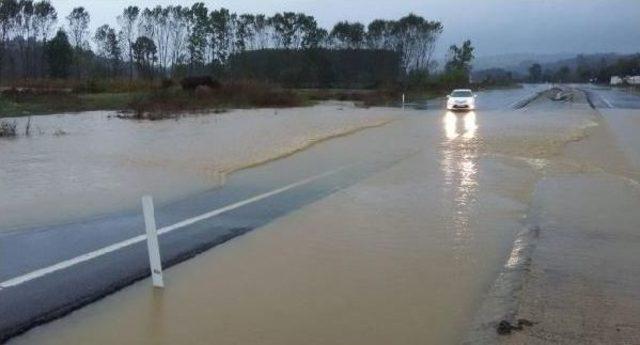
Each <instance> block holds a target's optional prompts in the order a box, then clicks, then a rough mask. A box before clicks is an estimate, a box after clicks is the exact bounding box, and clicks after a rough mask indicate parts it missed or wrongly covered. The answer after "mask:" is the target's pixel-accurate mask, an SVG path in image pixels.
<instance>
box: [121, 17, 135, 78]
mask: <svg viewBox="0 0 640 345" xmlns="http://www.w3.org/2000/svg"><path fill="white" fill-rule="evenodd" d="M139 16H140V8H138V7H137V6H129V7H127V8H125V9H124V10H123V11H122V14H121V15H120V16H118V23H119V24H120V36H121V37H122V39H123V40H124V42H123V43H124V44H125V47H124V48H125V52H126V54H127V57H128V60H129V79H132V78H133V47H132V46H133V40H134V37H135V36H136V28H137V25H136V24H137V22H138V17H139Z"/></svg>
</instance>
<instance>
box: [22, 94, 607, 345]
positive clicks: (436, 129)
mask: <svg viewBox="0 0 640 345" xmlns="http://www.w3.org/2000/svg"><path fill="white" fill-rule="evenodd" d="M312 109H313V108H311V109H310V110H306V111H308V112H311V113H312V112H314V110H312ZM327 112H328V113H331V112H338V110H337V109H333V110H332V111H327ZM395 112H396V110H393V111H392V110H381V109H368V110H362V113H363V114H366V115H365V116H369V115H368V114H374V115H375V114H378V115H379V116H382V115H383V114H384V115H389V114H395ZM274 116H277V115H274ZM379 116H378V117H376V118H379ZM383 118H386V117H384V116H383ZM192 121H196V122H197V121H204V120H203V119H194V120H192ZM209 121H214V120H213V119H209ZM176 125H177V126H183V125H181V123H180V122H178V123H173V122H171V123H170V122H166V123H165V124H159V125H157V126H166V129H165V130H166V131H170V129H169V128H171V126H176ZM244 125H245V126H249V127H251V126H253V125H254V123H253V118H252V120H251V121H248V122H247V123H245V124H244ZM596 125H597V123H596V122H594V118H593V114H592V113H590V112H587V111H584V109H582V108H576V109H565V108H562V107H558V108H557V109H556V108H554V107H548V108H547V107H541V108H540V109H537V110H536V109H531V110H528V111H477V112H470V113H449V112H445V111H435V110H432V111H406V112H404V113H403V114H402V115H401V116H397V117H396V120H395V121H393V122H391V123H390V124H387V125H385V126H383V127H379V128H375V129H370V130H366V131H362V132H358V133H355V134H353V135H350V136H348V137H344V138H340V139H336V140H332V141H329V142H326V143H323V144H320V145H317V146H315V147H314V148H312V149H310V150H307V151H305V152H301V153H299V154H308V155H317V157H318V159H322V158H323V157H330V156H331V155H332V154H335V155H348V154H351V155H353V160H354V162H357V161H358V160H359V159H362V157H361V156H360V155H359V151H360V149H361V148H364V147H366V148H367V149H368V152H375V155H374V156H376V155H377V156H379V157H385V156H388V155H395V154H397V153H398V152H399V151H402V152H406V151H407V150H409V149H410V151H412V152H413V153H412V154H411V155H405V156H404V159H402V160H399V161H398V162H397V163H396V164H395V165H393V166H391V167H389V168H387V169H384V170H382V171H379V172H377V173H376V174H374V175H372V176H370V177H368V178H366V179H364V180H362V181H360V182H359V183H357V184H355V185H352V186H350V187H348V188H346V189H343V190H340V191H337V192H336V193H334V194H332V195H331V196H329V197H327V198H324V199H322V200H320V201H318V202H315V203H313V204H311V205H309V206H306V207H304V208H302V209H299V210H297V211H294V212H292V213H291V214H289V215H287V216H285V217H282V218H280V219H277V220H276V221H274V222H272V223H271V224H269V225H267V226H265V227H263V228H260V229H257V230H255V231H252V232H250V233H249V234H247V235H245V236H242V237H240V238H237V239H235V240H233V241H231V242H229V243H227V244H225V245H222V246H219V247H217V248H215V249H213V250H210V251H208V252H207V253H205V254H202V255H200V256H198V257H196V258H195V259H193V260H190V261H187V262H184V263H182V264H180V265H177V266H174V267H172V268H171V269H169V270H167V271H166V273H165V283H166V288H165V289H164V290H154V289H152V288H151V285H150V283H149V281H141V282H139V283H136V284H134V285H133V286H131V287H129V288H126V289H124V290H123V291H121V292H119V293H116V294H114V295H111V296H109V297H107V298H105V299H103V300H101V301H99V302H97V303H94V304H92V305H90V306H88V307H85V308H83V309H81V310H79V311H76V312H74V313H73V314H71V315H69V316H67V317H65V318H63V319H61V320H58V321H55V322H52V323H50V324H47V325H45V326H41V327H39V328H37V329H35V330H32V331H30V332H29V333H27V334H25V335H23V336H21V337H19V338H16V339H14V340H13V342H12V343H14V344H113V343H122V344H211V343H216V344H279V345H282V344H301V343H303V344H368V345H375V344H417V343H423V344H448V343H458V342H460V341H462V340H463V339H464V337H465V333H466V332H467V330H468V329H469V327H470V326H471V325H472V323H473V319H474V314H475V312H476V311H477V310H478V309H479V308H480V306H481V305H482V304H483V300H484V296H485V295H486V293H487V291H488V290H489V289H491V287H492V285H493V283H494V281H495V279H496V277H497V276H498V274H499V273H500V272H501V270H502V267H503V266H504V265H505V264H508V260H514V259H517V258H513V257H510V255H511V254H512V253H511V252H512V247H513V241H514V239H515V238H516V236H517V234H518V233H519V232H520V230H522V228H523V227H524V226H525V225H524V223H523V221H522V220H523V218H524V217H525V216H526V215H527V213H528V212H529V209H530V206H531V205H530V203H531V194H532V191H533V190H534V188H535V185H536V183H537V182H538V181H540V179H541V178H544V176H545V174H546V173H547V169H548V168H549V167H554V166H557V165H559V164H556V163H554V162H555V161H557V160H558V159H559V158H558V157H560V156H561V155H562V149H563V147H565V146H566V143H568V142H572V141H578V140H580V139H581V138H583V137H584V136H586V135H587V134H588V129H589V128H592V127H593V126H596ZM153 126H156V125H155V124H154V125H153ZM192 127H197V128H199V126H192ZM197 128H196V129H193V128H192V129H191V130H192V131H194V130H197ZM234 128H235V127H234ZM341 128H343V127H341ZM159 133H162V132H155V134H154V135H151V134H150V136H152V137H154V138H155V136H156V135H159ZM207 138H208V135H202V136H200V137H196V138H191V139H189V140H188V141H189V143H190V144H191V145H193V146H194V147H196V148H198V147H205V148H206V147H208V146H207V145H202V144H199V143H196V141H198V140H204V141H205V143H209V145H211V144H210V143H211V142H209V141H207V140H208V139H207ZM52 140H53V139H52ZM150 140H151V139H150ZM153 140H158V141H157V142H160V141H161V140H160V138H157V139H153ZM167 150H175V148H170V149H167ZM214 150H221V149H218V148H215V149H214ZM163 152H166V151H163ZM170 152H172V151H170ZM173 152H175V151H173ZM152 157H157V158H156V159H152V160H150V161H151V162H157V161H159V160H160V161H163V160H162V159H160V158H158V157H159V156H153V155H152ZM163 159H166V158H163ZM177 162H182V163H183V164H187V163H186V162H185V161H183V160H181V159H178V160H177ZM175 164H176V166H180V164H179V163H175ZM150 165H151V166H153V165H154V164H150ZM187 165H188V164H187ZM560 165H561V164H560ZM565 171H568V170H563V172H565Z"/></svg>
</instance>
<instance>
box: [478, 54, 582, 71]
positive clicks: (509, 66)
mask: <svg viewBox="0 0 640 345" xmlns="http://www.w3.org/2000/svg"><path fill="white" fill-rule="evenodd" d="M576 55H577V54H575V53H561V54H530V53H521V54H503V55H487V56H478V57H476V58H475V59H474V61H473V69H474V70H477V71H480V70H486V69H493V68H500V69H504V70H506V71H510V72H514V73H517V74H522V73H527V69H528V68H529V66H531V64H533V63H536V62H537V63H539V64H546V63H552V62H556V61H559V60H564V59H570V58H575V57H576Z"/></svg>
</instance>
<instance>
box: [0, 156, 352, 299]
mask: <svg viewBox="0 0 640 345" xmlns="http://www.w3.org/2000/svg"><path fill="white" fill-rule="evenodd" d="M348 167H349V166H343V167H341V168H338V169H335V170H331V171H328V172H325V173H323V174H320V175H315V176H311V177H308V178H306V179H304V180H302V181H298V182H295V183H292V184H289V185H286V186H284V187H281V188H278V189H275V190H272V191H270V192H267V193H263V194H259V195H256V196H254V197H252V198H249V199H246V200H243V201H239V202H236V203H234V204H231V205H228V206H225V207H222V208H219V209H217V210H213V211H211V212H207V213H204V214H201V215H199V216H196V217H193V218H189V219H186V220H183V221H181V222H178V223H176V224H173V225H169V226H166V227H164V228H161V229H159V230H158V235H162V234H166V233H169V232H171V231H174V230H177V229H180V228H183V227H185V226H189V225H192V224H194V223H197V222H200V221H203V220H205V219H209V218H213V217H215V216H219V215H221V214H223V213H225V212H229V211H231V210H234V209H237V208H240V207H242V206H246V205H249V204H252V203H255V202H258V201H260V200H263V199H266V198H269V197H272V196H274V195H277V194H280V193H284V192H286V191H288V190H291V189H294V188H297V187H300V186H303V185H305V184H309V183H311V182H313V181H316V180H319V179H321V178H324V177H327V176H330V175H333V174H336V173H338V172H339V171H342V170H344V169H346V168H348ZM146 239H147V236H146V235H139V236H135V237H132V238H129V239H127V240H124V241H122V242H118V243H115V244H112V245H110V246H107V247H104V248H101V249H98V250H95V251H93V252H90V253H86V254H83V255H80V256H76V257H75V258H72V259H69V260H65V261H62V262H59V263H57V264H55V265H51V266H49V267H45V268H41V269H39V270H36V271H33V272H31V273H27V274H25V275H22V276H19V277H15V278H12V279H9V280H7V281H4V282H2V283H0V290H2V289H6V288H10V287H15V286H18V285H20V284H23V283H26V282H28V281H31V280H34V279H37V278H41V277H44V276H46V275H48V274H51V273H53V272H56V271H60V270H63V269H66V268H69V267H72V266H75V265H77V264H80V263H83V262H86V261H89V260H92V259H95V258H97V257H100V256H103V255H106V254H109V253H112V252H115V251H117V250H120V249H123V248H126V247H129V246H132V245H134V244H136V243H140V242H142V241H145V240H146Z"/></svg>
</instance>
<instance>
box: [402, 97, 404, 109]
mask: <svg viewBox="0 0 640 345" xmlns="http://www.w3.org/2000/svg"><path fill="white" fill-rule="evenodd" d="M402 110H404V93H403V94H402Z"/></svg>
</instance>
